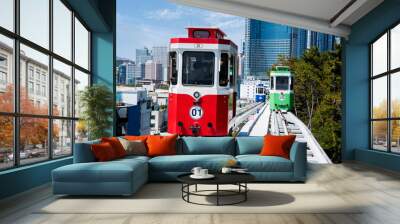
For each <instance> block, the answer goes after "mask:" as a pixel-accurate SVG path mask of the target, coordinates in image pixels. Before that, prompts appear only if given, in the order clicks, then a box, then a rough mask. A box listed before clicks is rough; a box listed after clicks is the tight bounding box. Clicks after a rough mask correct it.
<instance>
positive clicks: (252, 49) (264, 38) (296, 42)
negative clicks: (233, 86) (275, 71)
mask: <svg viewBox="0 0 400 224" xmlns="http://www.w3.org/2000/svg"><path fill="white" fill-rule="evenodd" d="M336 42H337V38H336V37H335V36H333V35H329V34H323V33H318V32H313V31H308V30H304V29H300V28H294V27H289V26H284V25H279V24H274V23H270V22H264V21H259V20H254V19H246V31H245V43H244V76H245V77H246V76H256V77H260V78H262V77H265V76H266V74H267V72H268V70H269V69H271V67H272V65H274V64H276V63H277V62H278V58H279V56H284V57H291V58H300V57H301V56H302V55H303V54H304V52H305V50H306V49H307V48H310V47H313V46H315V47H317V48H318V49H319V50H320V51H321V52H323V51H329V50H333V49H334V46H335V43H336Z"/></svg>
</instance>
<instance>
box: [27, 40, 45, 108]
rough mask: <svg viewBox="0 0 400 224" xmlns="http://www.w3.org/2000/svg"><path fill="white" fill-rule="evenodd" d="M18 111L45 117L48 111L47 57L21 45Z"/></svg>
mask: <svg viewBox="0 0 400 224" xmlns="http://www.w3.org/2000/svg"><path fill="white" fill-rule="evenodd" d="M20 52H21V53H20V55H21V56H20V110H21V113H24V114H40V115H47V114H48V109H49V91H48V89H49V67H48V63H49V57H48V56H47V55H45V54H43V53H40V52H39V51H36V50H34V49H32V48H30V47H28V46H25V45H23V44H21V51H20Z"/></svg>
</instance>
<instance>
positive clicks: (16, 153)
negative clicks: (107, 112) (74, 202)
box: [0, 0, 93, 172]
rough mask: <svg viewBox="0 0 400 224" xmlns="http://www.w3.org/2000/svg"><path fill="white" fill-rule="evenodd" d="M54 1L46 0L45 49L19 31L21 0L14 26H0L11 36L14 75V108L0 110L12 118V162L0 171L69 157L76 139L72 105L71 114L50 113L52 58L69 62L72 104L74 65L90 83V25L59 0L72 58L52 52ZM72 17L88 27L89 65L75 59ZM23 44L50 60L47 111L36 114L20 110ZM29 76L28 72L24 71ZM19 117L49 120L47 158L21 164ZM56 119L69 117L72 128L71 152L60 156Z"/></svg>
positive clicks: (15, 4)
mask: <svg viewBox="0 0 400 224" xmlns="http://www.w3.org/2000/svg"><path fill="white" fill-rule="evenodd" d="M53 1H54V0H48V2H49V3H48V4H49V12H48V13H49V40H48V41H49V46H48V49H47V48H45V47H42V46H41V45H39V44H37V43H34V42H33V41H31V40H29V39H27V38H25V37H23V36H21V35H20V16H21V15H20V4H21V1H20V0H14V1H13V10H14V12H13V20H14V21H13V22H14V24H13V26H14V27H13V30H8V29H6V28H4V27H1V26H0V35H2V36H4V37H7V38H10V39H12V41H13V54H12V57H13V65H12V69H11V70H12V75H13V77H14V93H13V94H14V99H13V103H14V105H13V107H14V109H13V112H2V111H0V116H4V117H11V118H12V120H13V160H14V161H13V166H10V167H5V168H0V172H2V171H5V170H12V169H16V168H19V167H23V166H31V165H34V164H38V163H43V162H47V161H50V160H59V159H62V158H66V157H70V156H72V155H73V151H74V143H75V128H76V121H79V120H80V118H79V117H76V116H75V108H74V107H72V113H71V115H70V116H67V117H65V116H57V115H53V99H54V96H53V93H52V91H53V75H54V73H53V59H56V60H58V61H59V62H62V63H64V64H66V65H68V66H71V68H72V69H71V89H72V90H71V91H72V105H74V104H75V94H76V92H75V85H74V82H75V69H77V70H79V71H81V72H83V73H85V74H86V75H88V78H89V83H88V85H89V86H91V85H92V81H93V80H92V71H91V70H92V68H91V66H92V60H91V58H92V57H91V49H92V43H91V37H92V30H91V29H90V28H89V26H88V25H87V24H86V23H85V22H84V20H83V19H82V18H81V17H80V16H79V14H78V13H76V12H75V11H74V10H73V8H72V7H71V6H70V5H69V4H68V2H66V1H65V0H59V1H60V2H61V3H62V4H63V5H64V6H65V7H66V8H68V10H70V11H71V19H70V22H71V26H72V30H71V34H70V35H71V58H70V59H67V58H64V57H63V56H61V55H59V54H57V53H55V52H54V51H53V32H54V29H53V20H54V17H53V16H54V14H53ZM75 18H76V19H77V20H79V22H80V23H81V24H82V25H83V26H84V27H85V29H86V30H87V31H88V34H89V37H88V41H89V43H88V62H89V65H88V69H85V68H83V67H81V66H79V65H78V64H76V63H75ZM22 44H23V45H25V46H27V47H29V48H32V49H33V50H36V51H38V52H40V53H42V54H45V55H47V56H48V59H49V62H48V86H47V90H48V92H49V95H48V101H47V103H48V107H49V110H48V113H47V114H46V115H38V114H28V113H21V112H20V84H21V83H20V53H21V52H20V46H21V45H22ZM26 75H27V77H28V74H26ZM21 118H43V119H47V123H48V136H47V142H48V145H47V153H48V155H47V158H44V159H43V160H40V161H38V162H32V163H26V164H21V161H20V119H21ZM57 120H66V121H70V122H71V124H72V132H71V153H70V154H68V155H63V156H54V155H53V152H54V150H53V149H54V147H53V144H52V143H53V136H52V133H53V122H54V121H57Z"/></svg>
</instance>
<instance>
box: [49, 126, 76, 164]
mask: <svg viewBox="0 0 400 224" xmlns="http://www.w3.org/2000/svg"><path fill="white" fill-rule="evenodd" d="M52 141H53V157H54V158H56V157H62V156H68V155H71V154H72V121H71V120H60V119H56V120H53V135H52Z"/></svg>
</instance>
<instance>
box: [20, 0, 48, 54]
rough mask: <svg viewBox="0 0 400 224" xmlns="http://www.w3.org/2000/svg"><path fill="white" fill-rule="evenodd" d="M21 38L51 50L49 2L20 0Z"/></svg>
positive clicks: (45, 0)
mask: <svg viewBox="0 0 400 224" xmlns="http://www.w3.org/2000/svg"><path fill="white" fill-rule="evenodd" d="M20 15H21V16H20V26H21V27H20V32H21V36H23V37H25V38H26V39H28V40H30V41H32V42H34V43H36V44H38V45H40V46H42V47H44V48H46V49H48V48H49V0H20Z"/></svg>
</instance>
